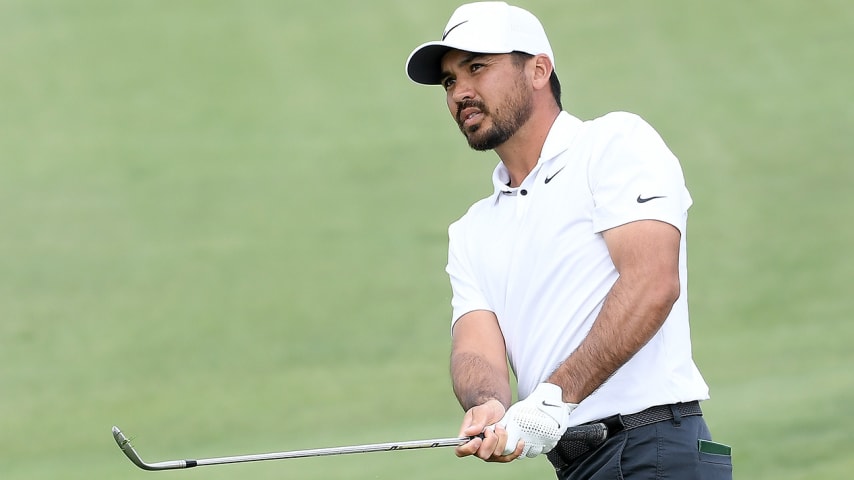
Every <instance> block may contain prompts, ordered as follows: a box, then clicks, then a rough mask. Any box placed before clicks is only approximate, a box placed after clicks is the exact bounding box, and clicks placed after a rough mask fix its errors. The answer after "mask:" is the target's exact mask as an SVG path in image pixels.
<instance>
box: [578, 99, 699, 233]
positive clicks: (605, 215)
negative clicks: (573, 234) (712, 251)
mask: <svg viewBox="0 0 854 480" xmlns="http://www.w3.org/2000/svg"><path fill="white" fill-rule="evenodd" d="M594 123H597V124H596V130H595V131H596V135H597V136H599V137H601V138H599V139H598V140H597V144H598V145H599V148H598V149H595V150H594V151H593V154H592V156H591V159H590V169H589V172H590V177H589V179H588V181H589V185H590V190H591V192H592V194H593V202H594V210H593V227H594V230H595V231H596V232H602V231H605V230H608V229H610V228H614V227H617V226H620V225H624V224H626V223H630V222H633V221H637V220H659V221H662V222H666V223H669V224H671V225H673V226H675V227H676V228H678V229H679V230H680V231H682V232H683V233H684V230H685V222H686V217H687V212H688V209H689V208H690V206H691V204H692V199H691V195H690V194H689V192H688V189H687V188H686V187H685V179H684V175H683V173H682V167H681V165H680V164H679V160H678V159H677V158H676V156H675V155H674V154H673V152H671V151H670V149H669V148H668V147H667V145H666V144H665V143H664V140H663V139H662V138H661V136H660V135H659V134H658V132H656V131H655V130H654V129H653V128H652V127H651V126H650V125H649V124H648V123H647V122H646V121H644V120H643V119H642V118H640V117H639V116H637V115H634V114H630V113H626V112H615V113H611V114H608V115H606V116H604V117H601V118H600V119H597V120H595V121H594Z"/></svg>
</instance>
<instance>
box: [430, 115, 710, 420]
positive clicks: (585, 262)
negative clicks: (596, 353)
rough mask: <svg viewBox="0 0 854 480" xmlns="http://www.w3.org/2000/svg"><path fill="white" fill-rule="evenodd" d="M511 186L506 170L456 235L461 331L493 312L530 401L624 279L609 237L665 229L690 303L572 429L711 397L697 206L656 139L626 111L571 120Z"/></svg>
mask: <svg viewBox="0 0 854 480" xmlns="http://www.w3.org/2000/svg"><path fill="white" fill-rule="evenodd" d="M509 180H510V177H509V175H508V173H507V170H506V169H505V168H504V165H503V164H502V163H500V162H499V164H498V166H497V167H496V168H495V171H494V173H493V183H494V184H495V192H494V193H493V194H492V195H491V196H489V197H487V198H485V199H483V200H480V201H478V202H477V203H475V204H474V205H472V207H471V208H470V209H469V210H468V212H467V213H466V214H465V215H464V216H463V217H462V218H460V219H459V220H458V221H456V222H454V223H453V224H452V225H451V226H450V228H449V229H448V233H449V239H450V244H449V251H448V266H447V272H448V274H449V276H450V279H451V287H452V290H453V299H452V307H453V319H452V325H453V323H455V322H456V321H457V320H458V319H459V318H460V317H461V316H462V315H464V314H466V313H468V312H471V311H474V310H489V311H492V312H494V313H495V315H496V317H497V318H498V322H499V324H500V326H501V330H502V332H503V334H504V340H505V343H506V346H507V354H508V359H509V361H510V365H511V368H512V369H513V372H514V373H515V375H516V378H517V381H518V388H519V398H520V399H522V398H525V397H526V396H528V394H530V392H531V391H533V389H534V387H536V386H537V384H539V383H540V382H543V381H544V380H545V379H546V378H548V377H549V375H550V374H551V373H552V372H553V371H554V370H555V368H557V366H558V365H559V364H560V363H561V362H563V361H564V360H565V359H566V358H567V357H568V356H569V355H570V354H571V353H572V352H573V351H574V350H575V349H576V348H577V347H578V345H579V343H581V341H582V340H583V339H584V338H585V336H586V335H587V333H588V331H589V330H590V327H591V326H592V324H593V322H594V320H595V319H596V316H597V315H598V314H599V311H600V309H601V308H602V303H603V301H604V299H605V296H606V294H607V293H608V291H609V290H610V289H611V286H612V285H613V284H614V282H615V281H616V279H617V277H618V274H617V271H616V269H615V268H614V264H613V263H612V262H611V257H610V255H609V254H608V249H607V247H606V245H605V241H604V239H603V237H602V233H601V232H603V231H604V230H608V229H610V228H613V227H617V226H619V225H623V224H626V223H629V222H632V221H636V220H644V219H655V220H660V221H663V222H667V223H669V224H671V225H673V226H675V227H676V228H678V229H679V231H680V232H681V233H682V240H681V248H680V255H679V277H680V281H681V287H682V288H681V292H682V294H681V296H680V297H679V299H678V300H677V301H676V304H675V305H674V306H673V309H672V311H671V313H670V315H669V317H668V318H667V320H666V321H665V323H664V325H663V326H662V328H661V329H660V330H659V331H658V333H657V334H656V335H655V336H654V337H653V338H652V340H650V342H649V343H648V344H647V345H646V346H644V347H643V348H642V349H641V350H640V351H639V352H638V353H637V354H636V355H635V356H634V357H632V358H631V359H630V360H629V361H628V362H627V363H626V364H625V365H623V367H622V368H620V369H619V370H618V371H617V372H616V373H615V374H614V375H613V376H612V377H611V378H610V379H609V380H608V381H607V382H606V383H605V384H604V385H602V387H601V388H599V389H598V390H597V391H596V392H594V393H593V394H592V395H591V396H589V397H588V398H586V399H585V400H584V401H582V402H581V404H580V405H579V406H578V408H577V409H576V410H575V411H574V412H573V413H572V416H571V421H572V423H573V425H577V424H580V423H584V422H588V421H592V420H597V419H600V418H604V417H607V416H610V415H613V414H616V413H622V414H630V413H635V412H639V411H641V410H644V409H646V408H648V407H651V406H654V405H662V404H669V403H675V402H684V401H691V400H704V399H706V398H708V387H707V386H706V383H705V381H704V380H703V378H702V376H701V375H700V372H699V371H698V370H697V367H696V366H695V365H694V361H693V359H692V356H691V340H690V332H689V327H688V307H687V291H688V289H687V278H688V274H687V267H686V253H685V225H686V220H687V215H688V208H689V207H690V206H691V203H692V200H691V196H690V194H689V193H688V190H687V189H686V188H685V181H684V178H683V175H682V169H681V167H680V165H679V161H678V160H677V159H676V157H675V156H674V155H673V153H671V152H670V150H669V149H668V147H667V146H666V145H665V143H664V141H663V140H662V139H661V137H660V136H659V135H658V133H657V132H656V131H655V130H654V129H653V128H652V127H651V126H650V125H649V124H647V123H646V122H645V121H644V120H643V119H641V118H640V117H638V116H637V115H633V114H630V113H626V112H615V113H610V114H608V115H605V116H603V117H601V118H598V119H595V120H591V121H586V122H582V121H581V120H579V119H577V118H575V117H573V116H572V115H570V114H568V113H566V112H562V113H561V114H560V115H559V116H558V118H557V120H556V121H555V123H554V125H553V126H552V128H551V130H550V132H549V135H548V137H547V139H546V142H545V144H544V145H543V150H542V153H541V156H540V159H539V160H538V162H537V165H536V167H535V168H534V169H533V170H532V171H531V173H530V174H529V175H528V177H527V178H525V180H524V181H523V182H522V184H521V185H520V186H519V187H517V188H510V187H508V186H507V184H508V183H509Z"/></svg>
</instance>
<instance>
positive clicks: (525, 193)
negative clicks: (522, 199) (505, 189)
mask: <svg viewBox="0 0 854 480" xmlns="http://www.w3.org/2000/svg"><path fill="white" fill-rule="evenodd" d="M519 193H521V194H522V195H527V194H528V191H527V190H525V189H522V190H520V191H519Z"/></svg>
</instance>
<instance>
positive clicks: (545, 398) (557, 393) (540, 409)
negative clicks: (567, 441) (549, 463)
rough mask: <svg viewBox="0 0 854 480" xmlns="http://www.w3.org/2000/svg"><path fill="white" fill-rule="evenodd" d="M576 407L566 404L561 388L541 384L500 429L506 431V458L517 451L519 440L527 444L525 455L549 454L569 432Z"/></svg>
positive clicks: (509, 413)
mask: <svg viewBox="0 0 854 480" xmlns="http://www.w3.org/2000/svg"><path fill="white" fill-rule="evenodd" d="M577 406H578V405H577V404H574V403H564V401H563V392H562V390H561V388H560V387H559V386H557V385H555V384H552V383H541V384H539V385H537V388H535V389H534V391H533V392H531V395H529V396H528V398H526V399H524V400H522V401H519V402H516V403H515V404H513V405H511V406H510V408H509V409H507V413H505V414H504V417H503V418H502V419H501V420H500V421H499V422H498V425H501V426H502V427H504V429H505V430H507V445H506V446H505V447H504V452H503V454H504V455H509V454H511V453H513V452H514V451H515V450H516V444H517V443H519V440H523V441H524V442H525V448H524V450H522V455H523V456H525V457H528V458H534V457H536V456H537V455H539V454H541V453H547V452H550V451H551V450H552V449H553V448H554V447H555V445H557V442H558V441H559V440H560V437H562V436H563V434H564V432H566V427H567V426H568V423H569V414H570V413H572V411H573V410H575V407H577Z"/></svg>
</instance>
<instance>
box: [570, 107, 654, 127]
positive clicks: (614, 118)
mask: <svg viewBox="0 0 854 480" xmlns="http://www.w3.org/2000/svg"><path fill="white" fill-rule="evenodd" d="M584 123H585V124H586V125H587V126H588V128H590V129H592V130H623V129H631V128H634V127H636V126H637V125H645V124H647V122H646V120H644V119H643V118H642V117H641V116H640V115H638V114H636V113H631V112H625V111H622V110H617V111H613V112H608V113H606V114H604V115H601V116H599V117H596V118H593V119H590V120H587V121H585V122H584Z"/></svg>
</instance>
